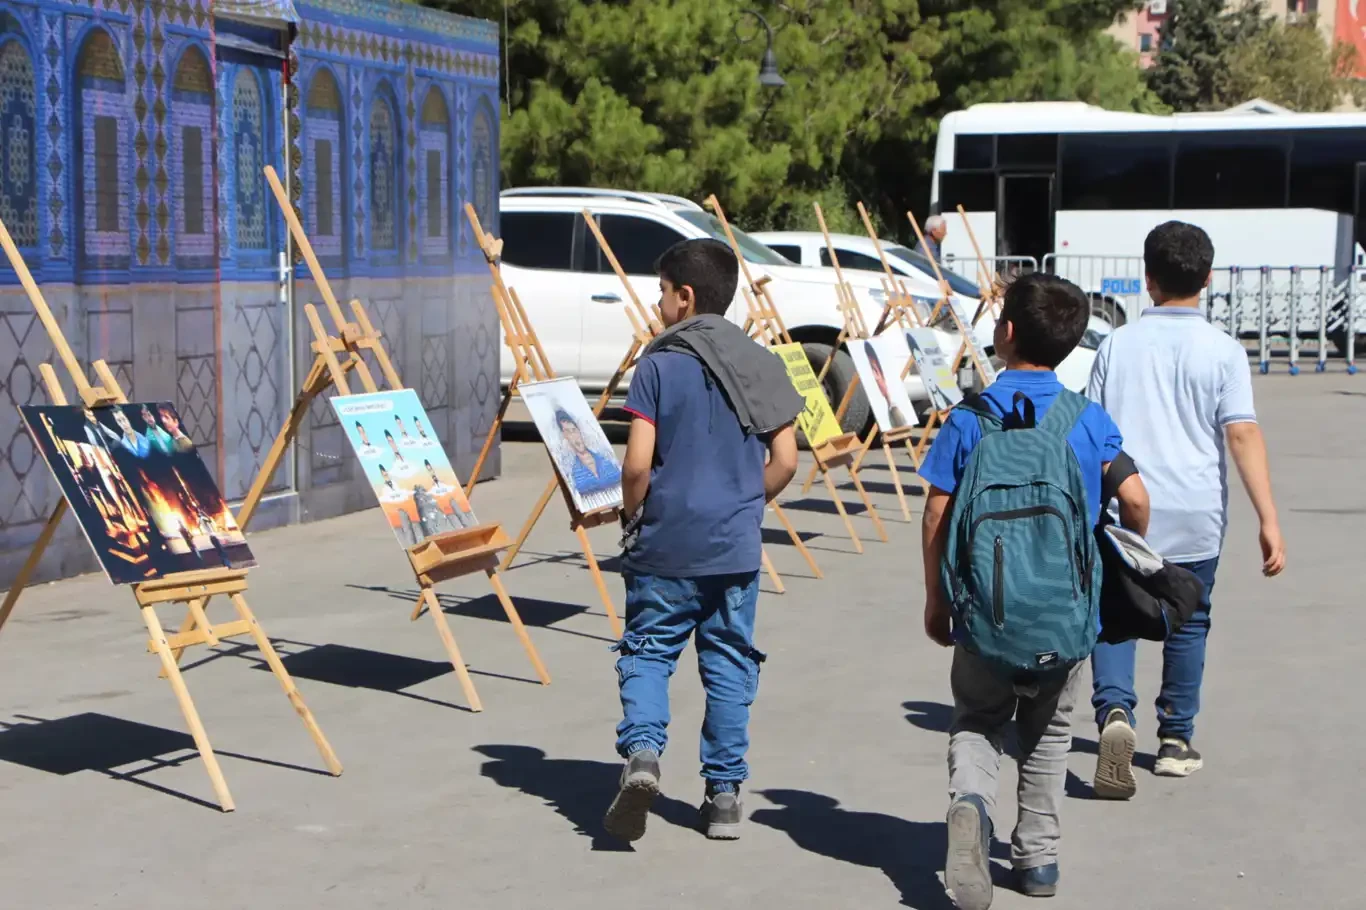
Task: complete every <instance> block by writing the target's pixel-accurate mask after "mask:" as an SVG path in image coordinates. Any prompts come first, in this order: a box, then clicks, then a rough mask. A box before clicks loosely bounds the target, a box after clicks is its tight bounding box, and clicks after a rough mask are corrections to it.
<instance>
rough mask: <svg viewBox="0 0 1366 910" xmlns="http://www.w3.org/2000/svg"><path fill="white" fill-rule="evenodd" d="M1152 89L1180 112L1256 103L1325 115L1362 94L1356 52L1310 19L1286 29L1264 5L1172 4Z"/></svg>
mask: <svg viewBox="0 0 1366 910" xmlns="http://www.w3.org/2000/svg"><path fill="white" fill-rule="evenodd" d="M1168 10H1169V11H1170V14H1169V16H1168V18H1167V20H1166V22H1164V23H1163V26H1162V32H1161V34H1160V35H1159V46H1160V50H1159V52H1158V54H1157V57H1156V58H1155V60H1154V65H1153V67H1152V69H1150V70H1149V71H1148V85H1149V87H1150V88H1152V90H1153V92H1154V93H1155V94H1156V95H1157V96H1158V97H1159V98H1161V99H1162V101H1163V102H1164V103H1165V104H1167V105H1168V106H1170V107H1171V108H1173V109H1174V110H1177V111H1211V110H1225V109H1227V108H1230V107H1233V106H1235V105H1238V104H1241V103H1243V102H1244V101H1250V100H1252V99H1253V98H1264V99H1266V100H1267V101H1271V102H1273V103H1275V104H1280V105H1284V106H1285V107H1288V108H1291V109H1293V110H1300V111H1326V110H1332V109H1333V108H1334V107H1336V106H1337V105H1338V104H1339V103H1340V102H1341V101H1342V100H1343V99H1344V97H1346V96H1347V95H1348V94H1353V93H1355V92H1356V91H1357V89H1356V88H1355V85H1356V83H1355V82H1354V81H1353V80H1352V79H1351V78H1350V76H1351V73H1352V70H1353V68H1354V66H1355V61H1356V58H1355V50H1354V49H1353V48H1352V47H1351V46H1350V45H1346V44H1336V45H1330V44H1329V43H1328V41H1327V40H1325V39H1324V37H1323V35H1322V33H1321V32H1320V31H1319V30H1318V28H1317V27H1316V25H1315V24H1314V23H1312V22H1306V23H1295V24H1287V23H1284V22H1281V21H1280V20H1278V19H1275V18H1274V17H1272V16H1270V15H1268V14H1267V12H1266V8H1265V7H1264V6H1263V5H1262V3H1260V2H1253V3H1247V4H1245V5H1242V6H1238V7H1234V8H1226V5H1225V3H1224V2H1223V0H1173V2H1172V3H1171V4H1170V5H1169V6H1168Z"/></svg>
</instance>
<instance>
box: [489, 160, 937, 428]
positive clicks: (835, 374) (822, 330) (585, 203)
mask: <svg viewBox="0 0 1366 910" xmlns="http://www.w3.org/2000/svg"><path fill="white" fill-rule="evenodd" d="M500 203H501V204H500V215H499V218H500V233H501V236H502V240H503V277H504V280H505V281H506V282H507V283H508V285H509V286H510V287H512V288H513V289H515V290H516V291H517V295H518V297H519V298H520V299H521V301H522V305H523V306H524V307H525V308H526V311H527V315H528V317H529V318H530V320H531V322H532V324H533V326H534V327H535V329H536V332H537V334H538V335H539V336H540V340H541V344H542V346H543V347H544V348H545V351H546V354H547V356H548V357H549V359H550V363H551V365H552V366H553V367H554V368H555V371H556V372H557V373H559V374H561V375H565V376H575V377H577V378H578V380H579V385H580V386H581V387H582V388H583V389H584V391H585V392H590V393H591V392H599V391H601V390H602V389H603V388H605V387H606V385H607V383H608V382H609V381H610V380H611V377H612V374H613V373H614V372H615V370H616V368H617V366H618V365H619V364H620V362H621V358H622V356H623V355H624V354H625V352H626V351H627V349H628V348H629V347H630V344H631V324H630V321H629V319H628V318H627V316H626V311H625V306H624V304H625V303H626V302H627V298H626V295H625V290H624V289H623V288H622V286H621V282H620V280H619V279H618V278H617V276H616V274H615V273H614V272H613V271H612V267H611V265H610V264H609V263H608V262H607V260H606V257H604V256H602V255H601V253H600V251H599V248H598V244H597V241H596V239H595V238H594V237H593V234H592V232H591V231H589V230H588V228H587V226H586V225H585V224H584V221H583V216H582V212H583V211H584V210H585V209H587V210H588V211H590V212H591V213H592V215H593V216H594V217H595V218H596V219H597V222H598V225H599V227H600V228H601V230H602V233H603V236H604V237H605V238H606V239H607V242H608V244H610V245H611V247H612V251H613V253H614V254H615V255H616V257H617V260H618V261H619V262H620V263H621V266H622V269H623V270H624V271H625V272H626V274H627V278H628V279H629V280H630V282H631V286H632V288H634V290H635V292H636V294H637V295H638V296H639V297H640V299H641V301H642V302H643V303H644V304H645V305H646V306H649V305H651V304H653V303H654V302H656V301H657V300H658V299H659V279H658V277H657V276H656V275H655V272H654V263H655V260H656V259H657V258H658V257H659V255H660V254H661V253H663V252H664V251H665V250H666V249H668V248H669V247H670V246H672V245H673V244H675V243H677V242H679V241H680V240H686V239H690V238H697V237H714V238H717V239H721V240H724V239H725V234H724V232H723V230H722V228H721V224H720V222H719V221H717V219H716V218H715V217H714V216H713V215H711V214H710V213H709V212H707V211H705V210H704V209H702V207H701V206H699V205H697V204H696V203H693V202H690V201H689V200H686V199H682V198H680V197H677V196H665V195H659V194H653V193H634V192H627V191H617V190H599V189H581V188H544V187H538V188H534V189H516V190H505V191H504V192H503V193H502V197H501V200H500ZM735 235H736V240H737V242H738V243H739V245H740V248H741V250H742V252H743V253H744V256H745V260H746V263H747V264H748V265H749V269H750V272H751V274H752V275H753V276H754V278H755V280H758V279H760V278H761V277H762V276H768V277H769V278H770V279H771V284H770V285H769V290H770V292H771V293H772V294H773V297H774V301H775V302H776V304H777V306H778V310H779V312H780V313H781V314H782V317H783V321H784V323H786V325H787V328H788V331H789V332H790V333H791V335H792V337H793V340H794V341H798V342H800V343H801V344H802V346H803V347H804V348H805V349H806V353H807V357H808V358H809V359H810V360H811V365H812V368H813V369H815V370H817V371H819V370H820V369H821V367H822V366H823V365H824V364H825V362H826V360H828V359H829V358H830V357H831V356H832V352H833V351H834V346H835V342H836V341H837V339H838V335H839V332H840V324H841V323H840V315H839V311H838V310H837V309H836V308H835V303H836V295H835V288H836V278H835V274H834V270H833V269H828V268H809V267H803V266H799V265H796V264H795V263H792V262H790V261H789V260H787V259H784V258H783V257H782V256H780V255H778V254H777V253H775V252H773V251H772V250H771V249H769V248H768V247H767V246H765V245H763V244H762V243H759V242H758V241H756V240H754V239H752V238H751V237H749V236H748V235H746V234H745V233H744V232H743V231H741V230H738V229H735ZM845 279H846V281H847V282H848V283H849V284H850V285H851V286H852V287H853V288H854V292H855V294H856V295H857V296H858V298H859V300H860V302H861V303H862V306H863V311H864V318H865V319H866V321H867V322H868V324H869V325H870V326H873V325H876V324H877V321H878V319H879V317H880V316H881V314H882V309H883V303H884V301H885V299H886V295H885V292H884V291H883V288H882V284H881V281H880V278H879V276H877V275H874V274H870V273H867V272H862V273H860V272H856V271H852V270H851V271H850V272H848V273H846V274H845ZM911 290H912V291H913V292H914V293H918V294H924V295H926V296H937V294H938V291H937V288H936V286H935V284H934V283H933V282H932V281H929V280H925V281H922V282H916V283H914V286H913V287H912V288H911ZM746 313H747V309H746V306H745V302H744V298H743V297H742V296H741V295H740V294H739V293H738V292H737V294H736V299H735V302H734V304H733V305H732V307H731V309H730V312H729V313H728V314H727V317H728V318H729V319H731V320H733V321H735V322H737V323H741V324H742V323H743V322H744V321H745V316H746ZM941 334H942V335H943V337H942V338H941V340H940V341H941V345H942V347H943V349H944V350H956V349H957V347H958V336H957V335H956V334H954V333H949V332H941ZM834 357H835V362H834V364H833V365H832V366H831V368H830V370H829V372H828V373H827V374H826V379H825V386H826V393H827V395H829V397H830V399H831V402H832V404H837V403H838V402H839V401H840V400H841V399H842V398H843V397H844V393H845V391H846V389H847V387H848V384H849V382H850V381H851V380H852V379H853V377H854V365H853V361H852V360H851V359H850V358H849V355H848V353H846V352H845V351H843V350H841V351H838V352H834ZM511 379H512V363H511V359H510V358H508V357H503V358H502V380H503V383H504V384H507V383H508V382H509V381H511ZM906 387H907V390H908V392H909V393H910V395H911V399H912V401H916V402H917V403H920V402H924V401H926V399H927V396H926V394H925V389H924V386H923V384H922V383H921V382H920V379H919V377H918V376H915V375H912V376H910V377H908V379H907V381H906ZM869 420H870V411H869V409H868V403H867V399H866V398H865V397H864V395H863V393H862V391H861V390H860V391H859V392H857V393H856V394H855V396H854V401H853V403H852V405H851V407H850V408H849V410H848V412H847V414H846V415H845V418H844V420H843V425H844V428H845V429H846V430H851V431H862V430H863V429H864V428H865V427H866V426H867V424H868V422H869Z"/></svg>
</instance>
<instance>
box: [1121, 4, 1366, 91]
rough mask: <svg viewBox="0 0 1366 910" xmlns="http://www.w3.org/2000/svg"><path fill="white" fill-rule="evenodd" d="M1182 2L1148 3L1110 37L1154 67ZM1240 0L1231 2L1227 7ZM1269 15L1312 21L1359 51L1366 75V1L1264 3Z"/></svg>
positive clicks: (1360, 66)
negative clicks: (1168, 24) (1176, 7)
mask: <svg viewBox="0 0 1366 910" xmlns="http://www.w3.org/2000/svg"><path fill="white" fill-rule="evenodd" d="M1177 2H1179V0H1147V2H1145V3H1144V4H1143V5H1142V7H1140V8H1139V9H1138V10H1136V11H1134V12H1130V13H1126V14H1124V15H1123V16H1121V17H1120V18H1119V19H1118V20H1116V22H1115V24H1114V25H1113V26H1111V27H1110V30H1109V31H1110V34H1111V35H1113V36H1114V37H1115V38H1116V39H1118V40H1119V42H1120V43H1121V44H1123V45H1124V46H1125V47H1129V48H1132V49H1133V50H1134V51H1136V52H1137V53H1138V56H1139V60H1140V62H1141V65H1142V66H1144V67H1145V68H1146V67H1149V66H1152V64H1153V58H1154V56H1155V55H1156V54H1157V49H1158V40H1159V39H1158V35H1159V33H1160V32H1161V30H1162V24H1163V23H1164V22H1166V21H1167V17H1168V16H1169V15H1170V14H1171V12H1172V10H1173V8H1174V5H1175V4H1176V3H1177ZM1240 2H1241V0H1229V2H1228V3H1226V4H1225V6H1226V7H1233V6H1238V5H1239V4H1240ZM1262 5H1263V7H1264V8H1265V10H1266V12H1267V13H1269V14H1270V15H1273V16H1275V17H1277V18H1279V19H1282V20H1285V21H1287V22H1296V21H1305V20H1308V19H1311V18H1312V19H1313V21H1314V22H1315V23H1316V24H1317V25H1318V27H1319V30H1320V31H1321V32H1322V33H1323V36H1324V38H1325V39H1327V40H1329V41H1343V42H1346V43H1348V44H1352V45H1355V46H1356V47H1357V48H1358V66H1357V75H1358V76H1366V0H1263V2H1262Z"/></svg>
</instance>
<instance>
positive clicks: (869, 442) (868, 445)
mask: <svg viewBox="0 0 1366 910" xmlns="http://www.w3.org/2000/svg"><path fill="white" fill-rule="evenodd" d="M877 434H878V429H877V426H876V425H874V426H873V428H872V429H871V430H869V431H868V435H867V436H866V437H864V439H863V448H861V449H859V453H858V457H857V458H855V459H854V468H853V470H855V471H857V470H858V469H859V468H861V467H863V459H864V458H865V457H866V456H867V455H868V451H869V450H870V449H872V447H873V440H874V439H876V438H877Z"/></svg>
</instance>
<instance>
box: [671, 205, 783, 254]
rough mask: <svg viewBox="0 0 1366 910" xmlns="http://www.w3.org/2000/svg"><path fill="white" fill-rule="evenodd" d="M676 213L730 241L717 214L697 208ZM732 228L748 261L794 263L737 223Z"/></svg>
mask: <svg viewBox="0 0 1366 910" xmlns="http://www.w3.org/2000/svg"><path fill="white" fill-rule="evenodd" d="M674 214H675V215H677V216H678V217H680V218H682V219H683V220H684V221H687V222H690V223H691V224H694V225H696V226H697V227H700V228H701V229H702V230H704V231H706V232H707V233H708V234H710V235H711V236H713V237H715V238H716V239H717V240H719V241H721V242H722V243H727V242H728V241H727V240H726V229H725V228H723V227H722V226H721V222H720V220H719V219H718V218H717V217H716V216H715V215H711V214H709V213H707V212H699V211H697V210H696V209H675V210H674ZM730 229H731V230H732V231H734V232H735V242H736V243H737V244H739V245H740V252H741V253H742V254H744V257H745V261H746V262H754V263H757V264H759V265H792V263H791V262H790V261H788V260H787V259H784V258H783V257H782V256H779V255H778V254H777V253H775V252H773V250H771V249H769V248H768V247H766V246H764V245H763V244H762V243H760V242H759V241H757V240H755V239H754V238H753V237H751V236H749V235H748V234H746V233H745V232H744V231H742V230H740V229H739V228H737V227H736V226H735V225H733V224H732V225H731V226H730Z"/></svg>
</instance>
